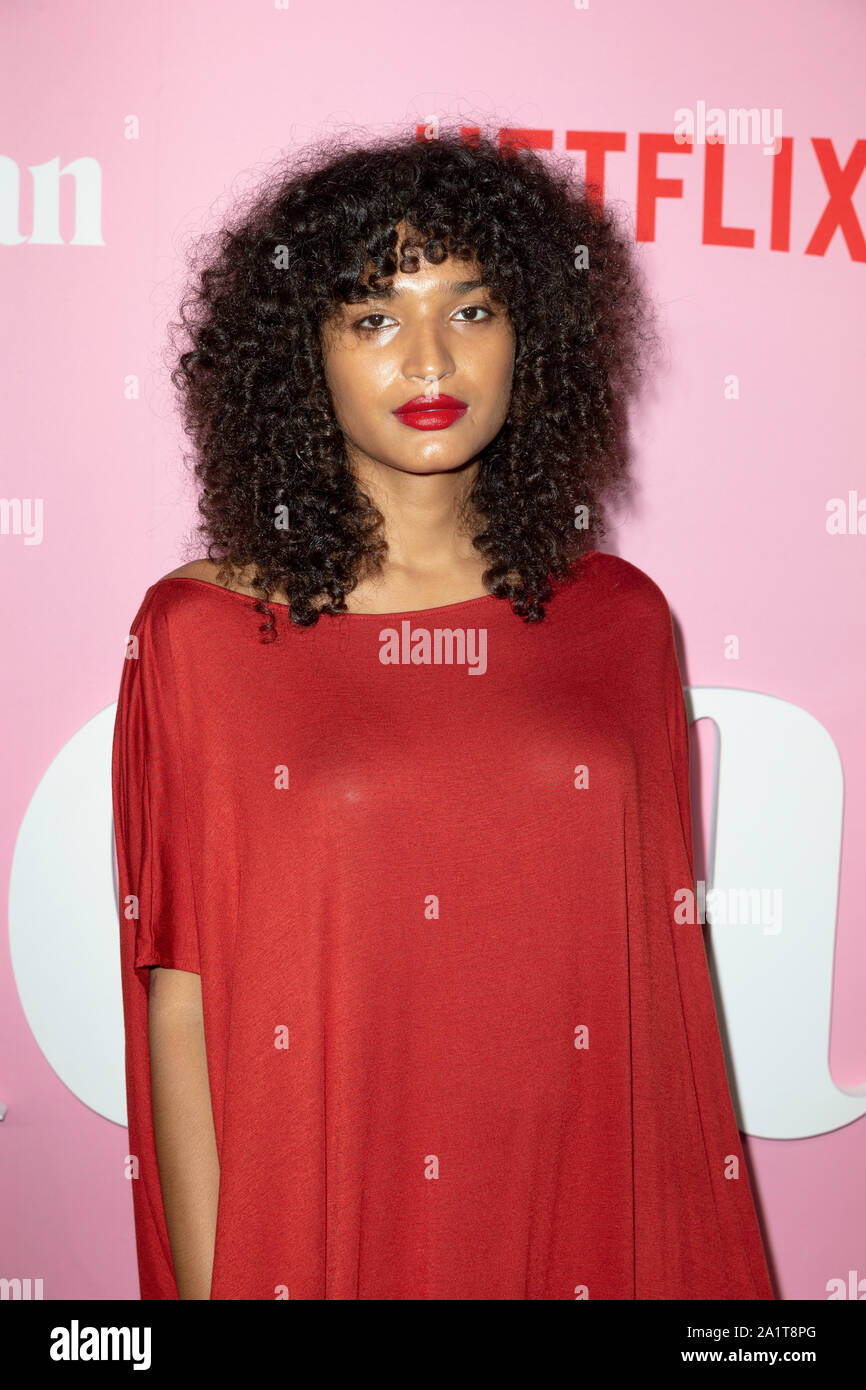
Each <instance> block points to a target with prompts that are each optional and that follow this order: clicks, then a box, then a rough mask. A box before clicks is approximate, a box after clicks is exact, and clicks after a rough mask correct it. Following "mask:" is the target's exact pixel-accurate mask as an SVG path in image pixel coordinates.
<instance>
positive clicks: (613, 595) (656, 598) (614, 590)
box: [570, 550, 671, 636]
mask: <svg viewBox="0 0 866 1390" xmlns="http://www.w3.org/2000/svg"><path fill="white" fill-rule="evenodd" d="M575 580H576V583H575V584H574V589H575V590H576V591H578V592H579V591H580V589H581V586H582V585H583V584H586V585H587V586H588V590H587V592H588V593H589V594H590V595H591V597H592V600H593V604H594V606H595V607H596V608H597V609H598V610H600V611H601V612H602V613H603V614H604V616H605V618H606V619H608V620H610V621H614V620H616V621H617V622H622V623H625V624H626V625H627V626H634V627H636V628H639V629H640V630H641V631H642V632H644V633H646V632H647V631H648V630H652V629H653V628H655V629H656V630H657V631H658V632H659V634H660V635H665V636H666V635H667V631H668V628H669V627H670V624H671V610H670V604H669V603H668V600H667V597H666V595H665V593H664V591H663V590H662V589H661V588H660V587H659V585H658V584H657V583H656V581H655V580H654V579H653V578H652V577H651V576H650V575H648V574H647V573H646V571H645V570H642V569H640V567H639V566H638V565H635V564H632V562H631V561H630V560H625V559H623V557H622V556H621V555H610V554H608V553H607V552H606V551H603V550H592V551H590V552H589V553H588V554H586V555H584V556H582V557H581V559H580V560H579V561H578V563H577V565H576V566H575ZM570 587H571V586H570Z"/></svg>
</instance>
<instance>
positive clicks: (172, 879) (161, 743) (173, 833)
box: [112, 586, 200, 973]
mask: <svg viewBox="0 0 866 1390" xmlns="http://www.w3.org/2000/svg"><path fill="white" fill-rule="evenodd" d="M155 595H156V586H154V587H153V588H151V589H149V590H148V592H147V594H146V595H145V598H144V601H143V602H142V605H141V607H140V608H139V611H138V613H137V614H136V617H135V619H134V621H133V624H132V628H131V631H130V634H129V637H128V640H127V650H126V656H125V660H124V667H123V673H122V676H121V681H120V693H119V696H118V703H117V715H116V719H115V726H114V742H113V748H112V800H113V808H114V837H115V848H116V853H117V874H118V898H119V908H120V925H121V932H122V933H125V934H126V935H127V936H131V937H132V945H133V952H132V965H133V968H134V969H135V970H136V971H142V970H146V968H147V967H149V966H152V965H162V966H167V967H169V968H172V969H175V970H191V971H194V972H196V973H200V961H199V949H198V933H197V928H196V911H195V897H194V893H193V886H192V874H191V866H190V851H189V838H188V834H187V814H186V792H185V785H184V768H183V746H182V738H181V729H180V725H179V718H178V705H177V691H176V686H175V675H174V669H173V666H172V656H171V644H170V639H169V628H168V618H167V615H166V613H165V611H164V609H163V607H162V605H160V604H159V602H158V601H155Z"/></svg>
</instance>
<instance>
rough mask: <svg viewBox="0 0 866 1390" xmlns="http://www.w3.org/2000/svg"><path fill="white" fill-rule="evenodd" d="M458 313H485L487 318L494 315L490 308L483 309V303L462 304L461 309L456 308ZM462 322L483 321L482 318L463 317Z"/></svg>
mask: <svg viewBox="0 0 866 1390" xmlns="http://www.w3.org/2000/svg"><path fill="white" fill-rule="evenodd" d="M457 313H458V314H467V313H468V314H486V315H487V317H488V318H489V319H492V318H493V317H494V314H493V310H492V309H485V308H484V305H483V304H464V306H463V308H462V309H458V310H457ZM463 322H464V323H483V322H484V320H483V319H464V320H463Z"/></svg>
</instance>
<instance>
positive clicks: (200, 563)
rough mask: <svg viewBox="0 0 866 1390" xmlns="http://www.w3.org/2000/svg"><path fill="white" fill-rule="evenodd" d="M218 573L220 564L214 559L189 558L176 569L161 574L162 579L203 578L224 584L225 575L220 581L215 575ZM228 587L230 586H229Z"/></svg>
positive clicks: (212, 582) (210, 581) (211, 582)
mask: <svg viewBox="0 0 866 1390" xmlns="http://www.w3.org/2000/svg"><path fill="white" fill-rule="evenodd" d="M219 573H220V566H219V565H218V564H217V562H216V560H190V561H189V562H188V563H187V564H185V565H178V567H177V569H176V570H169V572H168V574H164V575H162V576H161V578H162V579H205V580H207V581H208V582H209V583H210V584H216V583H219V582H222V583H223V585H225V576H223V579H222V581H220V580H219V579H218V578H217V576H218V575H219ZM229 587H230V586H229Z"/></svg>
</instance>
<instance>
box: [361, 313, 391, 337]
mask: <svg viewBox="0 0 866 1390" xmlns="http://www.w3.org/2000/svg"><path fill="white" fill-rule="evenodd" d="M387 317H388V315H387V314H365V315H364V317H363V318H362V319H358V320H357V321H356V323H355V324H354V325H353V327H354V329H355V332H356V333H378V332H379V331H380V329H381V328H382V324H381V323H377V324H375V326H373V327H371V328H366V327H365V326H364V325H365V324H366V323H368V321H369V320H370V319H387Z"/></svg>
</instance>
